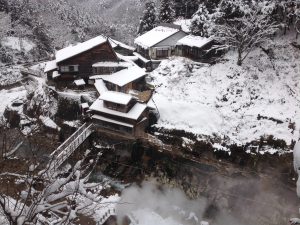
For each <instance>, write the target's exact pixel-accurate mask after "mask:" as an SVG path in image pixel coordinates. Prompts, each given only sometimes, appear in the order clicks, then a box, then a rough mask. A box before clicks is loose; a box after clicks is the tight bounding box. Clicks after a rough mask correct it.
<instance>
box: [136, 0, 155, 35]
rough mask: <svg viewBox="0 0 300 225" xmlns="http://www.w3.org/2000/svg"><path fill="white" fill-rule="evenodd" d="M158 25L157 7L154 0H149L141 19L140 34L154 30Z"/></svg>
mask: <svg viewBox="0 0 300 225" xmlns="http://www.w3.org/2000/svg"><path fill="white" fill-rule="evenodd" d="M155 25H156V7H155V3H154V2H153V1H147V2H146V4H145V10H144V12H143V17H142V18H141V20H140V26H139V30H138V34H143V33H145V32H147V31H149V30H152V29H153V28H154V27H155Z"/></svg>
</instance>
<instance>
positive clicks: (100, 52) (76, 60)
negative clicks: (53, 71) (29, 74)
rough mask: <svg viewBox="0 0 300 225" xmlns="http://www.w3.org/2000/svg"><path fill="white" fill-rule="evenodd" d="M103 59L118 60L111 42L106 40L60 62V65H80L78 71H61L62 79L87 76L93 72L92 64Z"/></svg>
mask: <svg viewBox="0 0 300 225" xmlns="http://www.w3.org/2000/svg"><path fill="white" fill-rule="evenodd" d="M101 61H118V57H117V55H116V54H115V52H114V50H113V49H112V48H111V46H110V44H109V43H107V42H105V43H103V44H101V45H99V46H97V47H95V48H92V49H90V50H88V51H86V52H83V53H81V54H79V55H76V56H73V57H72V58H69V59H66V60H65V61H62V62H59V63H58V66H59V67H60V66H69V65H79V71H78V72H60V73H61V75H62V76H61V77H60V79H77V78H87V77H88V76H90V75H92V74H93V69H92V65H93V64H94V63H97V62H101Z"/></svg>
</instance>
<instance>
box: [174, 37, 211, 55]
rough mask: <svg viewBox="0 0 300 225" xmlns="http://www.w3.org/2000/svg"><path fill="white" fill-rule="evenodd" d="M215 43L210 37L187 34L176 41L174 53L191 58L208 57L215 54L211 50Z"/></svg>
mask: <svg viewBox="0 0 300 225" xmlns="http://www.w3.org/2000/svg"><path fill="white" fill-rule="evenodd" d="M215 44H216V42H215V41H214V40H213V39H211V38H205V37H200V36H194V35H187V36H185V37H183V38H181V39H180V40H178V41H177V43H176V49H175V54H176V55H178V56H183V57H187V58H191V59H193V60H201V59H204V58H205V59H209V58H211V57H212V56H214V55H215V54H216V52H215V51H213V50H211V47H212V46H213V45H215ZM209 50H210V51H209Z"/></svg>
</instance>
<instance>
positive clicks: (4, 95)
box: [0, 86, 27, 117]
mask: <svg viewBox="0 0 300 225" xmlns="http://www.w3.org/2000/svg"><path fill="white" fill-rule="evenodd" d="M26 94H27V92H26V90H25V88H24V87H23V86H22V87H17V88H13V89H10V90H1V91H0V96H1V104H0V117H1V116H2V115H3V113H4V111H5V108H6V107H7V106H8V105H10V104H11V103H12V102H13V101H15V100H24V99H26Z"/></svg>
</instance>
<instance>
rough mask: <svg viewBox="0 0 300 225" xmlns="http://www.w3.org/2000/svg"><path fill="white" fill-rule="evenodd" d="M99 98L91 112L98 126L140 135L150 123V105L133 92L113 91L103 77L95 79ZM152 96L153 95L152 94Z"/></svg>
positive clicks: (131, 135)
mask: <svg viewBox="0 0 300 225" xmlns="http://www.w3.org/2000/svg"><path fill="white" fill-rule="evenodd" d="M95 87H96V89H97V91H98V93H99V98H98V99H97V100H96V101H95V102H94V103H93V104H92V105H91V107H90V112H91V114H92V120H93V123H94V125H95V126H96V128H97V127H98V128H100V129H105V130H110V131H113V132H118V133H121V134H123V135H125V136H130V137H138V136H142V135H143V134H144V131H145V128H146V126H147V125H148V113H149V111H148V106H147V104H146V103H141V102H139V101H138V98H136V97H134V96H132V95H131V94H127V93H122V92H117V91H111V90H109V89H108V88H107V87H106V84H105V82H104V81H103V80H102V79H98V80H96V81H95ZM150 97H151V96H150Z"/></svg>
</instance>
